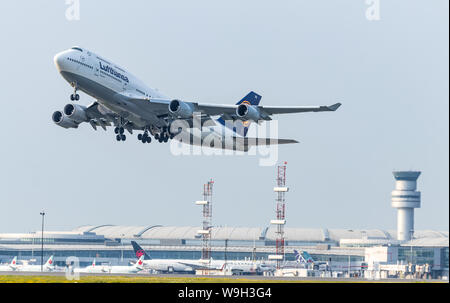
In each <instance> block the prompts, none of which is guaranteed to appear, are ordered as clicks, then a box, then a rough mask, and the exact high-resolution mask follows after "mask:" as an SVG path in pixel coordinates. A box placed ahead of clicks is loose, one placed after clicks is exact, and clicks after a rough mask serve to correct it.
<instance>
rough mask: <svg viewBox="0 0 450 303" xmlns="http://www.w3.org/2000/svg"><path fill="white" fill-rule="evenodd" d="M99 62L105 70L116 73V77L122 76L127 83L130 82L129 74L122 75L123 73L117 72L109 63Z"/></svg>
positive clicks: (112, 73)
mask: <svg viewBox="0 0 450 303" xmlns="http://www.w3.org/2000/svg"><path fill="white" fill-rule="evenodd" d="M99 63H100V69H101V70H103V71H104V72H107V73H110V74H111V75H114V76H115V77H117V78H120V79H122V80H123V81H125V82H127V83H128V82H129V81H128V77H127V76H125V75H122V74H121V73H119V72H117V71H116V70H115V69H113V68H112V67H110V66H109V65H103V64H102V63H101V62H99Z"/></svg>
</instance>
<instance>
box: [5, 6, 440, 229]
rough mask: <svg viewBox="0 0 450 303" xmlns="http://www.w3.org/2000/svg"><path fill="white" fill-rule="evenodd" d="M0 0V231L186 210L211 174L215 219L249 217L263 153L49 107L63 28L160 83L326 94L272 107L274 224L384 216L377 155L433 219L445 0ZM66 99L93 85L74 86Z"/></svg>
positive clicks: (235, 91) (385, 221) (216, 94)
mask: <svg viewBox="0 0 450 303" xmlns="http://www.w3.org/2000/svg"><path fill="white" fill-rule="evenodd" d="M79 4H80V6H79V7H80V10H79V13H80V14H79V20H68V19H67V18H66V11H67V9H68V8H70V7H71V5H70V4H69V5H68V4H66V2H65V0H40V1H31V0H27V1H25V0H22V1H1V2H0V33H1V41H2V43H1V48H0V67H1V72H0V83H1V84H0V85H1V89H0V102H1V104H2V107H1V118H2V124H3V126H5V128H4V132H3V133H2V136H1V138H2V139H1V148H0V167H1V171H0V206H1V211H0V233H1V232H30V231H36V230H39V229H40V224H41V217H40V215H39V213H40V211H41V210H45V212H46V216H45V223H46V225H45V226H46V229H47V230H71V229H74V228H76V227H77V226H81V225H87V224H89V225H101V224H115V225H155V224H161V225H165V226H170V225H176V226H198V225H200V224H201V210H200V208H199V207H198V206H196V205H195V204H194V202H195V201H196V200H200V199H202V190H203V184H204V183H205V182H207V181H208V180H209V179H211V178H212V179H214V181H215V183H214V197H213V224H214V225H220V226H248V227H265V226H268V225H269V221H270V220H271V219H273V218H274V217H275V198H276V196H275V193H274V192H273V187H274V186H275V179H276V166H266V167H263V166H260V165H259V162H258V158H257V157H256V156H234V157H231V156H206V155H197V156H194V155H191V156H174V155H172V154H171V153H170V148H169V145H167V144H159V143H158V144H157V143H152V144H145V145H144V144H142V143H141V142H139V141H138V140H137V139H136V138H135V137H136V135H133V136H128V140H127V141H126V142H121V143H118V142H116V140H115V136H114V133H113V131H112V129H109V130H108V131H107V132H104V131H103V130H101V129H100V130H98V131H94V130H93V129H92V128H91V127H90V126H89V125H82V126H80V127H79V129H71V130H66V129H63V128H61V127H58V126H56V125H55V124H54V123H53V122H52V121H51V115H52V113H53V112H54V111H55V110H61V109H62V108H63V107H64V105H65V104H67V103H69V102H70V100H69V96H70V94H71V93H72V89H71V87H70V86H69V84H68V83H67V82H65V81H64V79H63V78H62V77H61V76H60V75H59V74H58V72H57V70H56V68H55V66H54V63H53V56H54V55H55V54H56V53H58V52H60V51H62V50H64V49H67V48H70V47H72V46H74V45H79V46H82V47H85V48H88V49H90V50H91V51H93V52H95V53H98V54H100V55H101V56H103V57H105V58H107V59H109V60H111V61H113V62H115V63H116V64H118V65H119V66H122V67H125V68H126V69H127V70H128V71H130V72H131V73H132V74H134V75H135V76H137V77H138V78H140V79H141V80H143V81H144V82H145V83H146V84H148V85H149V86H151V87H156V88H158V89H159V90H160V91H161V92H163V93H164V94H166V95H169V96H171V97H173V98H179V99H182V100H192V101H197V102H205V103H217V104H234V103H236V102H237V101H238V100H240V99H241V98H242V97H243V96H244V95H246V94H247V93H248V92H249V91H251V90H253V91H255V92H257V93H259V94H261V95H262V96H263V98H262V101H261V102H262V105H285V106H297V105H330V104H333V103H335V102H341V103H342V104H343V105H342V107H341V108H340V109H339V110H338V111H336V112H333V113H304V114H293V115H283V116H280V117H277V120H278V126H279V132H280V137H283V138H292V139H296V140H298V141H300V143H299V144H294V145H286V146H281V147H280V148H279V152H278V154H279V155H278V156H279V161H280V162H282V161H287V163H288V164H287V185H288V186H289V188H290V191H289V192H288V193H287V195H286V199H287V200H286V203H287V227H300V228H301V227H303V228H325V227H326V228H352V229H385V230H395V229H396V211H395V210H394V209H393V208H392V207H391V206H390V195H391V191H392V190H393V189H394V183H395V182H394V178H393V176H392V171H393V170H411V169H412V170H420V171H422V175H421V176H420V178H419V180H418V189H419V190H420V191H421V192H422V208H420V209H416V210H415V227H416V229H418V230H428V229H432V230H440V231H448V228H449V187H448V183H449V139H448V137H449V128H448V125H449V113H448V112H449V93H448V82H449V70H448V68H449V67H448V66H449V59H448V58H449V56H448V55H449V48H448V45H449V41H448V36H449V32H448V30H449V16H448V11H449V7H448V6H449V3H448V1H446V0H435V1H426V0H420V1H419V0H397V1H386V0H380V1H379V4H380V6H379V10H378V11H377V12H378V13H379V15H378V17H379V18H377V19H378V20H368V18H367V16H366V12H367V10H368V8H370V6H371V5H370V4H367V3H366V1H364V0H342V1H334V0H314V1H312V0H311V1H277V2H275V1H235V0H229V1H207V0H203V1H197V0H193V1H147V0H145V1H143V0H142V1H137V0H136V1H111V0H108V1H106V0H98V1H87V0H80V1H79ZM80 95H81V100H80V101H79V102H80V104H83V105H88V104H90V103H91V102H93V101H94V99H93V98H92V97H90V96H88V95H85V94H84V93H80Z"/></svg>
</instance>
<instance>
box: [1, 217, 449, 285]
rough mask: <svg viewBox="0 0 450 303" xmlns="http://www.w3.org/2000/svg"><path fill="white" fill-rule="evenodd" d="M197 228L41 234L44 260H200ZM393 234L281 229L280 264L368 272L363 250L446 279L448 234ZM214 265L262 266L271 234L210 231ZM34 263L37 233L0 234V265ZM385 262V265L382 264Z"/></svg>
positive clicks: (240, 229) (128, 228)
mask: <svg viewBox="0 0 450 303" xmlns="http://www.w3.org/2000/svg"><path fill="white" fill-rule="evenodd" d="M198 230H199V227H194V226H192V227H177V226H161V225H148V226H117V225H98V226H81V227H78V228H75V229H74V230H72V231H61V232H51V231H46V232H44V256H45V257H44V259H45V258H46V257H48V256H50V255H54V257H55V263H56V264H58V265H64V264H65V260H66V258H67V257H69V256H76V257H78V258H79V259H80V265H82V266H84V265H87V264H89V263H91V262H92V260H93V259H94V258H95V259H96V260H97V262H98V263H110V264H127V263H128V262H129V261H130V260H135V255H134V252H133V248H132V246H131V243H130V242H131V241H132V240H134V241H136V242H138V243H139V244H141V246H142V247H143V248H144V249H146V250H147V252H149V254H150V256H151V257H152V258H154V259H193V260H195V259H200V257H201V250H202V240H201V238H200V237H199V235H198V233H197V232H198ZM396 235H397V233H396V231H385V230H380V229H373V230H352V229H327V228H322V229H305V228H286V229H285V238H286V247H285V260H288V261H293V260H294V259H295V258H294V253H293V251H294V249H296V250H299V251H307V252H308V253H309V254H310V255H311V256H312V257H313V258H314V259H315V260H316V261H327V262H330V263H335V264H347V262H351V264H352V265H351V266H352V267H353V266H354V264H355V266H356V265H357V266H363V267H364V266H365V267H367V262H369V261H370V260H368V258H369V259H370V258H371V257H368V256H367V251H366V248H373V247H389V249H387V250H386V252H385V255H384V256H383V255H382V256H380V257H378V258H379V259H380V260H379V261H380V262H383V261H384V262H388V261H389V262H390V263H397V264H407V263H414V264H417V265H421V264H429V265H430V266H431V270H432V273H433V276H434V277H441V276H442V275H447V276H448V268H449V267H448V255H449V251H448V250H449V239H448V232H439V231H431V230H430V231H416V232H415V233H414V237H413V239H412V240H410V241H399V240H397V237H396ZM211 239H212V240H211V255H212V258H213V259H222V260H223V259H227V260H243V259H247V260H252V259H257V260H267V258H268V256H269V255H271V254H274V253H275V240H276V228H275V227H273V226H269V227H263V228H255V227H253V228H251V227H213V228H212V237H211ZM14 256H18V259H19V260H21V259H22V260H29V259H35V260H36V262H37V263H39V262H40V256H41V232H40V231H38V232H34V233H21V234H18V233H17V234H16V233H5V234H0V262H2V263H4V262H9V261H10V260H11V258H13V257H14ZM384 259H385V260H384Z"/></svg>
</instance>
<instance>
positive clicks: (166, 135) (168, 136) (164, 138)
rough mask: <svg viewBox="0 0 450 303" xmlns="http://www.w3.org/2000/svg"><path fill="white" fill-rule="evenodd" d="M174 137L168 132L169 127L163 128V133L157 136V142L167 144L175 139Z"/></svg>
mask: <svg viewBox="0 0 450 303" xmlns="http://www.w3.org/2000/svg"><path fill="white" fill-rule="evenodd" d="M173 137H174V135H173V134H171V133H170V132H169V131H168V130H167V127H163V130H162V132H160V133H159V134H155V140H158V142H159V143H163V142H164V143H167V141H169V139H173Z"/></svg>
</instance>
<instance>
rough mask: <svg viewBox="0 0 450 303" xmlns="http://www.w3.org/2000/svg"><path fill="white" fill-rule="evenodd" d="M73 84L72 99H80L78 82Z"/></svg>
mask: <svg viewBox="0 0 450 303" xmlns="http://www.w3.org/2000/svg"><path fill="white" fill-rule="evenodd" d="M71 84H72V86H73V94H71V95H70V100H72V101H78V100H80V95H78V94H77V90H78V86H77V83H76V82H72V83H71Z"/></svg>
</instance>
